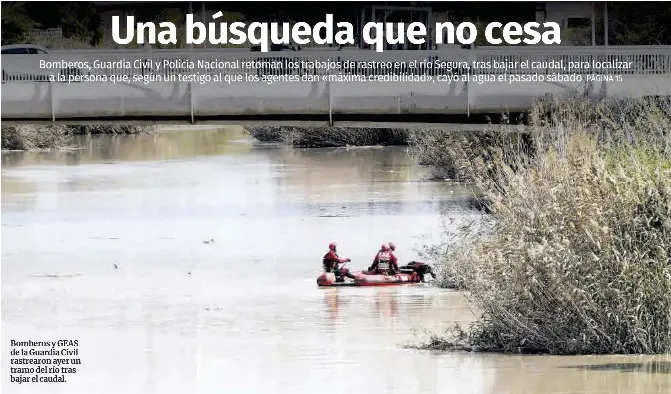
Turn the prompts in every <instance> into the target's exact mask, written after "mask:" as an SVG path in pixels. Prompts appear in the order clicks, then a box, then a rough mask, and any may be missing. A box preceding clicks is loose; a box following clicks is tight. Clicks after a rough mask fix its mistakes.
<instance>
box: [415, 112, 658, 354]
mask: <svg viewBox="0 0 671 394" xmlns="http://www.w3.org/2000/svg"><path fill="white" fill-rule="evenodd" d="M669 108H670V107H669V105H668V102H659V101H653V100H649V99H645V100H644V99H642V100H625V101H622V100H615V99H610V100H605V101H600V102H591V101H587V100H580V99H573V100H569V101H562V100H557V99H553V100H550V101H546V102H541V103H539V104H538V105H537V106H536V107H535V108H534V110H533V111H532V130H531V134H532V138H533V145H534V150H533V151H534V152H535V154H530V153H529V152H528V150H523V149H519V148H518V147H517V146H515V145H508V146H505V147H503V148H505V149H503V148H502V149H498V150H496V154H493V155H492V156H491V157H488V162H487V165H486V166H484V167H485V168H476V169H474V171H473V172H472V174H473V177H474V183H475V186H476V187H477V188H478V189H479V190H480V191H481V193H482V194H483V197H484V198H485V199H486V201H487V205H488V206H489V208H490V210H491V212H492V215H490V216H488V217H487V218H485V219H479V220H478V221H477V222H472V223H469V224H468V225H467V226H464V227H461V228H460V229H459V230H458V231H457V232H455V233H452V234H450V237H451V238H449V239H447V238H446V239H445V243H444V244H443V245H440V246H439V247H436V248H434V249H433V252H434V254H435V255H437V256H439V257H440V259H441V261H442V264H441V266H442V272H443V284H444V285H449V286H453V287H459V288H462V289H464V290H467V298H468V299H469V302H470V303H471V304H472V306H473V308H474V310H476V311H477V317H476V321H475V322H474V323H473V324H472V325H471V326H470V327H469V328H467V329H463V328H460V327H459V328H457V329H454V330H452V331H450V333H449V334H447V335H446V336H445V337H444V338H432V340H431V342H430V343H429V344H427V347H430V348H442V349H450V348H466V349H471V350H483V351H502V352H517V351H526V352H544V353H552V354H590V353H663V352H670V351H671V335H670V334H669V333H670V332H671V164H670V163H671V149H670V146H671V144H670V137H669V136H670V134H669V133H670V132H671V112H670V111H669ZM505 150H507V153H506V152H504V151H505ZM515 151H517V155H518V157H517V159H516V160H514V164H515V165H511V164H510V160H511V157H512V156H511V153H512V152H515ZM504 158H505V159H504Z"/></svg>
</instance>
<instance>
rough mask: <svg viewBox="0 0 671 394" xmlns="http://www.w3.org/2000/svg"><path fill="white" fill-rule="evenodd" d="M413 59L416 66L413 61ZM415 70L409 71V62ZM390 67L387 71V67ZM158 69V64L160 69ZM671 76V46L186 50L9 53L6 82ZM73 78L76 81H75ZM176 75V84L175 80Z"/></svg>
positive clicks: (4, 66)
mask: <svg viewBox="0 0 671 394" xmlns="http://www.w3.org/2000/svg"><path fill="white" fill-rule="evenodd" d="M413 62H414V63H413ZM411 63H412V64H413V65H414V66H410V64H411ZM381 64H383V65H384V66H385V67H380V65H381ZM157 65H158V66H157ZM504 72H505V73H507V74H537V73H542V74H548V73H580V74H619V75H627V74H630V75H660V74H667V75H668V74H671V47H667V46H651V47H650V46H649V47H627V48H612V47H611V48H592V47H565V48H554V49H547V48H518V49H516V50H510V49H506V50H501V49H498V48H492V49H489V48H485V49H477V50H472V51H471V50H458V49H457V50H436V51H389V52H383V53H377V52H373V51H357V50H343V51H287V52H270V53H260V52H246V51H245V52H243V51H218V50H210V51H203V50H200V51H185V50H179V51H175V50H154V51H150V52H127V51H126V52H91V51H68V52H54V53H52V54H49V55H4V56H3V57H2V81H3V83H5V82H10V83H14V82H22V81H26V82H35V81H50V78H51V77H53V78H54V79H55V81H59V78H58V76H61V78H60V80H62V81H65V82H68V81H74V80H78V79H77V77H76V76H77V75H90V76H89V78H93V79H95V78H98V79H95V80H103V79H104V78H105V77H106V78H109V77H112V76H114V77H117V78H119V77H123V76H129V77H131V76H141V77H143V78H147V79H149V78H151V77H160V78H162V80H168V81H170V80H174V78H176V77H177V76H179V75H184V74H201V75H202V74H207V75H215V74H222V75H246V74H247V75H249V74H253V75H276V76H280V75H292V74H293V75H326V74H348V75H352V76H360V77H368V76H371V75H385V74H413V75H428V76H437V75H446V74H464V73H470V74H479V75H483V74H484V75H498V74H502V73H504ZM73 78H74V80H73ZM171 78H172V79H171Z"/></svg>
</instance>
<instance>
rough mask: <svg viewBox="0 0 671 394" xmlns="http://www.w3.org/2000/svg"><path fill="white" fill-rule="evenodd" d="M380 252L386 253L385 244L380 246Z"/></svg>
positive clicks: (387, 248)
mask: <svg viewBox="0 0 671 394" xmlns="http://www.w3.org/2000/svg"><path fill="white" fill-rule="evenodd" d="M380 250H381V251H383V252H386V251H388V250H389V247H388V246H387V244H382V246H380Z"/></svg>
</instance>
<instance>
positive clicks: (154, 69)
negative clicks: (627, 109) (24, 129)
mask: <svg viewBox="0 0 671 394" xmlns="http://www.w3.org/2000/svg"><path fill="white" fill-rule="evenodd" d="M62 61H67V62H70V63H67V64H64V63H62ZM373 62H377V63H373ZM380 62H383V63H384V64H381V63H380ZM157 64H158V66H157ZM429 65H430V66H429ZM104 66H108V67H104ZM212 66H215V67H214V68H212ZM382 66H385V67H382ZM2 67H3V85H2V121H3V122H12V123H14V122H19V123H23V122H25V123H28V122H45V121H47V122H63V123H79V122H91V121H95V122H100V121H104V122H129V121H158V122H188V123H192V124H193V123H206V122H209V123H237V124H248V123H252V122H265V123H267V122H275V123H281V124H287V125H290V124H302V123H304V122H312V123H315V122H316V123H317V124H328V125H334V124H338V125H343V124H344V123H342V122H345V123H352V124H360V122H365V123H368V124H372V123H376V122H383V123H385V124H397V125H398V123H412V122H414V123H417V122H422V121H427V120H428V119H431V121H432V122H439V123H441V122H442V123H447V122H450V121H454V120H453V119H454V117H469V116H472V115H474V114H488V113H501V112H523V111H525V110H527V109H529V108H530V107H531V105H532V104H533V102H534V101H535V100H537V99H538V98H539V97H542V96H544V95H581V96H588V97H595V98H596V97H603V96H609V95H612V96H620V97H641V96H660V95H661V96H668V95H671V47H667V46H648V47H605V48H604V47H552V48H550V47H543V48H536V47H534V48H497V49H476V50H461V49H458V48H457V49H455V50H439V51H389V52H385V53H375V52H371V51H365V50H341V51H287V52H271V53H259V52H243V51H219V50H209V51H203V50H200V51H184V50H179V51H175V50H154V51H151V52H141V51H114V52H102V51H101V52H98V51H64V52H55V53H52V54H49V55H44V56H43V55H5V56H3V57H2ZM59 77H60V79H61V80H65V81H59ZM83 80H86V82H81V81H83ZM450 119H452V120H450Z"/></svg>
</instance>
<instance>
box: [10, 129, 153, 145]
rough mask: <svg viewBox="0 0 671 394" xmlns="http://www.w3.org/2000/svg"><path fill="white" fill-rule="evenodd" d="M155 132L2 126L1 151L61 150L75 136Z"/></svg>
mask: <svg viewBox="0 0 671 394" xmlns="http://www.w3.org/2000/svg"><path fill="white" fill-rule="evenodd" d="M157 130H158V127H157V126H154V125H96V124H91V125H55V124H46V125H42V124H35V125H32V124H26V125H23V124H22V125H10V126H5V125H3V126H2V150H32V149H63V148H68V147H69V146H70V144H71V142H72V138H73V137H74V136H77V135H94V134H146V133H152V132H156V131H157Z"/></svg>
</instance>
